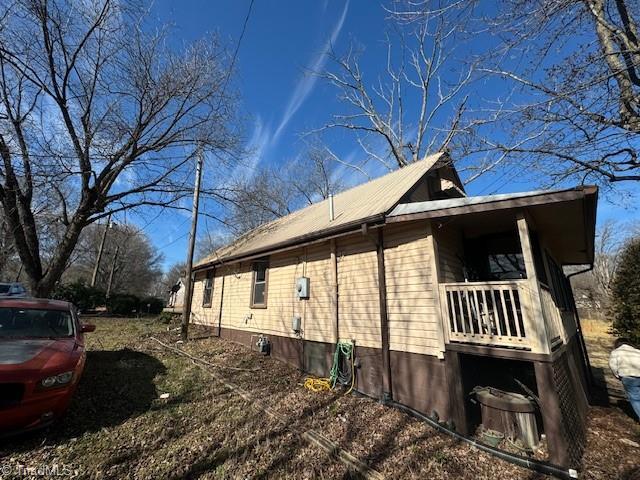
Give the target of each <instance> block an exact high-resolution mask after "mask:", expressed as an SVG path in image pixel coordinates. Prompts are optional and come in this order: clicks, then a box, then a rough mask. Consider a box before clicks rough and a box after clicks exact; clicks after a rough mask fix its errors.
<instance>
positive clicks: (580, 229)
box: [386, 186, 598, 265]
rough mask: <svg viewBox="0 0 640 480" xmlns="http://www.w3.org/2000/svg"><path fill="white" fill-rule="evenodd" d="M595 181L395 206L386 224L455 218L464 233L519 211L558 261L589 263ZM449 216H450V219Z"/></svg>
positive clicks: (594, 220) (508, 219)
mask: <svg viewBox="0 0 640 480" xmlns="http://www.w3.org/2000/svg"><path fill="white" fill-rule="evenodd" d="M597 198H598V189H597V187H595V186H584V187H576V188H573V189H568V190H556V191H535V192H524V193H516V194H506V195H489V196H482V197H465V198H455V199H449V200H438V201H430V202H417V203H406V204H400V205H398V206H397V207H396V208H395V209H394V210H393V211H392V212H391V213H390V214H389V215H387V218H386V221H387V222H388V223H392V222H401V221H410V220H417V219H425V218H433V219H436V218H437V219H447V220H446V223H449V222H451V221H455V224H456V225H457V226H461V227H463V228H464V229H465V233H467V234H469V233H471V232H472V231H473V230H476V229H477V230H485V231H486V229H488V228H492V227H497V226H498V225H499V224H500V223H503V222H505V221H511V219H512V218H514V216H515V214H516V213H517V212H518V211H525V212H526V213H527V214H528V217H529V220H530V222H531V223H532V225H531V227H532V229H534V230H537V231H539V232H540V233H541V234H542V235H544V237H545V239H546V240H547V243H548V244H549V246H550V248H552V249H553V252H554V255H555V256H556V258H557V260H558V261H560V262H561V263H562V264H565V265H569V264H590V263H592V262H593V256H594V238H595V224H596V205H597ZM454 217H455V220H454Z"/></svg>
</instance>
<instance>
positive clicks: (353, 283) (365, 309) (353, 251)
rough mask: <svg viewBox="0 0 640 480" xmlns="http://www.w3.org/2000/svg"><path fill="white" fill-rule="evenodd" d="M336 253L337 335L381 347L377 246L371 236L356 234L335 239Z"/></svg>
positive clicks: (363, 344)
mask: <svg viewBox="0 0 640 480" xmlns="http://www.w3.org/2000/svg"><path fill="white" fill-rule="evenodd" d="M373 235H375V232H374V233H373ZM337 253H338V292H339V295H338V312H339V317H340V318H339V327H340V338H343V339H354V340H355V341H356V345H360V346H363V347H374V348H381V336H380V298H379V293H378V260H377V255H376V247H375V245H374V243H373V241H372V239H371V238H370V237H368V236H363V235H362V234H355V235H353V236H350V237H347V238H345V239H340V240H338V242H337Z"/></svg>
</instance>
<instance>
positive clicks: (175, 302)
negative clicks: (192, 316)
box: [165, 278, 185, 311]
mask: <svg viewBox="0 0 640 480" xmlns="http://www.w3.org/2000/svg"><path fill="white" fill-rule="evenodd" d="M184 292H185V287H184V282H183V280H182V278H179V279H178V281H177V282H176V283H175V284H174V285H172V286H171V290H169V301H168V302H167V307H166V308H165V310H166V309H170V310H174V311H175V310H178V311H181V310H182V305H183V304H184Z"/></svg>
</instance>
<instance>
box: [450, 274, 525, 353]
mask: <svg viewBox="0 0 640 480" xmlns="http://www.w3.org/2000/svg"><path fill="white" fill-rule="evenodd" d="M527 288H528V283H527V281H526V280H509V281H494V282H469V283H443V284H440V295H441V305H442V309H443V318H444V320H445V321H446V322H447V324H448V329H446V330H448V337H449V338H448V340H449V341H450V342H464V343H475V344H481V345H488V346H489V345H490V346H505V347H519V348H524V349H528V350H533V349H535V347H536V344H535V343H536V342H535V341H534V340H533V339H534V336H533V335H532V333H533V331H534V328H535V325H534V324H533V323H532V322H534V321H535V320H534V319H532V318H530V316H531V315H530V314H529V312H530V311H531V309H530V308H528V306H529V304H530V302H531V300H530V295H529V294H528V291H527Z"/></svg>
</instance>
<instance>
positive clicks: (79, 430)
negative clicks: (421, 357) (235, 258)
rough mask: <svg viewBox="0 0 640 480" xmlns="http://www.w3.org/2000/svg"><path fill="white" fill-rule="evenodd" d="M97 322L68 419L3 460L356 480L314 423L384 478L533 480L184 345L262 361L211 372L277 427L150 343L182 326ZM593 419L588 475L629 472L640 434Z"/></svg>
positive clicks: (209, 342) (236, 351)
mask: <svg viewBox="0 0 640 480" xmlns="http://www.w3.org/2000/svg"><path fill="white" fill-rule="evenodd" d="M96 323H97V324H98V330H97V331H96V332H95V334H92V335H91V336H90V337H89V348H90V350H91V351H90V354H89V358H88V364H87V370H86V372H85V376H84V377H83V379H82V381H81V384H80V387H79V391H78V392H77V395H76V398H75V399H74V402H73V404H72V406H71V409H70V411H69V414H68V415H67V416H66V417H65V418H64V419H62V421H61V422H60V423H59V424H58V425H57V426H56V427H54V428H52V429H50V430H48V431H45V432H40V433H37V434H32V435H29V436H26V437H23V438H20V439H11V440H10V441H7V442H5V443H4V444H0V466H1V465H7V464H9V465H12V466H13V467H16V466H17V465H27V466H31V467H37V466H39V465H43V464H49V465H50V464H53V463H57V464H65V465H72V466H73V469H74V470H75V472H76V476H77V477H78V478H87V479H89V478H91V479H103V478H105V479H106V478H109V479H112V478H113V479H120V478H135V479H156V478H352V477H355V476H356V475H355V474H354V473H353V472H350V471H349V470H348V469H347V468H346V467H345V466H344V465H343V464H341V463H339V462H338V461H336V460H335V459H333V458H330V457H328V456H327V455H326V454H325V452H324V451H322V450H320V449H319V448H318V447H314V446H312V445H310V444H308V443H307V442H304V441H302V440H300V438H299V436H298V435H297V433H298V432H301V431H304V430H307V429H310V428H313V429H315V430H316V431H319V432H321V433H322V434H324V435H326V436H327V437H329V438H330V439H331V440H333V441H334V442H336V443H337V444H339V445H340V446H341V447H342V448H344V449H346V450H347V451H349V452H351V453H353V454H354V455H356V456H357V457H359V458H360V459H361V460H363V461H365V462H366V463H367V464H369V465H370V466H371V467H372V468H374V469H376V470H378V471H380V472H382V473H383V474H385V475H386V476H387V478H393V479H396V478H429V479H453V478H456V479H494V478H518V479H519V478H525V479H533V478H540V477H539V476H537V475H535V474H533V473H531V472H530V471H528V470H525V469H522V468H519V467H516V466H514V465H511V464H509V463H506V462H504V461H501V460H498V459H496V458H494V457H491V456H489V455H487V454H484V453H481V452H479V451H477V450H475V449H473V448H471V447H469V446H467V445H466V444H461V443H458V442H455V441H453V440H452V439H451V438H450V437H448V436H446V435H442V434H439V433H437V432H436V431H434V430H433V429H431V428H430V427H428V426H427V425H425V424H424V423H422V422H419V421H417V420H414V419H412V418H410V417H408V416H406V415H404V414H402V413H400V412H398V411H397V410H394V409H391V408H388V407H384V406H382V405H380V404H379V403H377V402H375V401H372V400H370V399H365V398H360V397H356V396H353V395H348V396H342V395H338V394H334V393H329V392H324V393H320V394H314V393H311V392H309V391H307V390H305V389H304V388H303V387H302V381H303V379H304V376H303V375H302V373H301V372H299V371H297V370H296V369H294V368H291V367H289V366H287V365H285V364H283V363H280V362H277V361H274V360H273V359H271V358H268V357H262V356H259V355H258V354H256V353H254V352H250V351H249V350H248V349H246V348H245V347H242V346H240V345H236V344H232V343H229V342H226V341H221V340H218V339H215V338H210V339H203V340H198V341H191V342H189V343H188V344H187V345H186V346H185V347H184V348H185V350H187V351H188V352H190V353H191V354H193V355H197V356H198V357H201V358H205V359H207V360H209V361H210V362H212V363H216V364H219V365H228V366H234V367H240V368H248V369H252V368H258V369H259V371H257V372H251V371H237V370H228V369H224V368H220V369H216V370H215V372H216V375H218V376H222V377H223V378H225V380H226V381H228V382H232V383H234V384H237V385H239V386H240V387H242V388H243V389H244V390H246V391H248V392H250V393H251V395H252V396H253V397H255V398H259V399H260V400H261V401H263V402H264V403H265V404H267V405H269V406H271V407H272V408H273V409H274V410H275V411H277V412H278V414H279V415H281V416H283V417H285V418H286V420H287V421H286V422H284V423H278V422H275V421H273V419H271V418H270V417H269V416H267V415H265V414H264V413H263V412H262V411H261V410H259V409H256V408H255V406H254V405H252V404H250V403H248V402H246V401H245V400H242V399H241V398H240V397H239V396H238V395H236V394H235V393H234V392H232V391H230V390H229V389H228V388H227V387H225V386H224V385H223V384H222V383H221V382H219V381H216V380H214V379H213V378H212V376H211V375H210V372H209V371H207V370H205V369H203V368H200V367H198V366H196V365H194V364H193V363H192V362H191V361H189V360H188V359H185V358H184V357H180V356H177V355H175V354H173V353H170V352H168V351H166V350H164V349H162V347H159V346H158V345H157V344H156V343H155V342H153V341H151V340H150V339H149V336H150V335H155V336H159V337H161V338H162V339H163V340H164V341H166V342H173V341H175V340H176V339H177V332H166V326H164V325H161V324H157V323H154V322H152V321H148V320H114V319H100V320H97V321H96ZM161 393H169V398H168V399H166V400H163V399H160V398H159V396H160V394H161ZM590 415H591V420H590V425H589V433H588V451H587V454H586V455H585V472H584V476H583V478H592V479H614V478H622V477H624V478H632V477H631V476H632V475H633V474H634V472H636V471H637V470H638V468H639V467H640V456H639V455H638V452H639V450H638V449H636V448H634V447H632V446H629V445H626V444H624V443H621V442H620V441H619V439H620V438H621V437H624V438H629V439H631V440H633V441H636V442H640V430H639V429H638V427H636V426H634V425H633V422H631V421H630V420H629V418H628V417H626V416H625V415H624V414H623V413H622V412H621V411H620V410H618V409H615V408H608V409H602V408H595V409H592V411H591V414H590ZM14 471H16V470H14ZM3 478H24V476H21V475H14V476H11V475H5V476H4V477H3Z"/></svg>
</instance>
